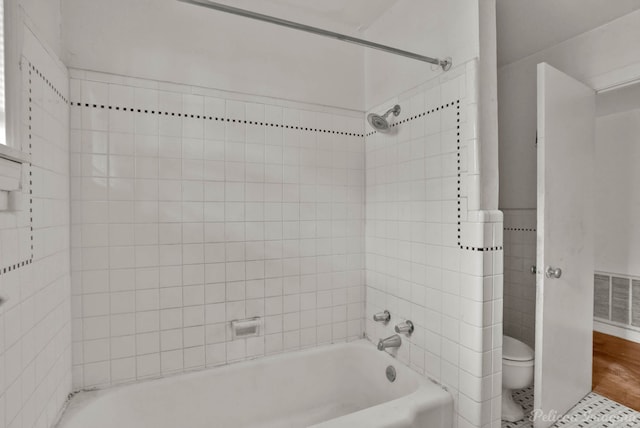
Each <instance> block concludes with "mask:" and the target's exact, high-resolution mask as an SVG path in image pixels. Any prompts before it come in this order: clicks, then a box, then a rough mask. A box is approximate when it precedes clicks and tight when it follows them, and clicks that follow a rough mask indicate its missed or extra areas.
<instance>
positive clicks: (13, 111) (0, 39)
mask: <svg viewBox="0 0 640 428" xmlns="http://www.w3.org/2000/svg"><path fill="white" fill-rule="evenodd" d="M16 4H17V2H16ZM14 7H15V6H14ZM12 10H13V8H12V6H11V2H8V1H6V0H0V160H9V161H12V162H16V163H28V162H30V161H31V156H30V155H29V154H28V153H25V152H23V151H22V147H23V146H22V143H21V137H20V133H21V128H20V117H19V115H20V113H21V112H20V108H19V107H20V97H21V89H20V87H19V85H20V81H21V78H20V68H19V66H18V63H15V67H10V66H8V64H14V62H13V61H14V60H13V59H11V58H9V59H7V55H9V52H11V51H12V49H7V46H5V44H6V43H9V42H10V41H11V40H14V39H15V38H12V37H10V36H9V37H7V35H6V34H5V33H11V34H13V33H14V32H15V31H16V29H15V28H14V27H16V25H17V23H14V22H13V21H12V20H5V15H6V16H13V15H14V13H12ZM7 22H8V23H9V24H10V25H7ZM20 25H21V24H20ZM20 28H21V27H20ZM16 48H17V46H16ZM7 75H9V77H7ZM7 80H8V81H9V82H15V83H16V84H17V86H16V85H13V86H12V85H7V86H5V83H6V82H7ZM8 92H9V93H8ZM0 167H2V163H0ZM4 169H6V168H0V175H2V173H3V170H4ZM0 190H2V189H0Z"/></svg>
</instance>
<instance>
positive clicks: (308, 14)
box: [214, 0, 398, 33]
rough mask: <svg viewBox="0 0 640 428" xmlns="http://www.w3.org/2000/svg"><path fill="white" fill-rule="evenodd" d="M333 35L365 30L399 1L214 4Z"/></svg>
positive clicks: (231, 0) (235, 0) (227, 0)
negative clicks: (273, 17)
mask: <svg viewBox="0 0 640 428" xmlns="http://www.w3.org/2000/svg"><path fill="white" fill-rule="evenodd" d="M214 1H216V2H218V3H223V4H228V5H230V6H234V7H239V8H242V9H248V10H251V11H254V12H258V13H263V14H266V15H272V16H276V17H278V18H281V19H287V20H290V21H297V22H300V23H303V24H307V25H313V26H316V27H321V28H324V29H327V30H332V31H345V32H349V33H355V32H358V31H363V30H365V29H366V28H367V27H368V26H369V25H371V24H372V23H373V22H375V21H376V20H377V19H378V18H379V17H380V16H381V15H383V14H384V13H385V12H386V11H387V10H388V9H390V8H391V7H392V6H393V5H394V4H395V3H396V2H398V0H348V1H345V0H322V1H319V0H214Z"/></svg>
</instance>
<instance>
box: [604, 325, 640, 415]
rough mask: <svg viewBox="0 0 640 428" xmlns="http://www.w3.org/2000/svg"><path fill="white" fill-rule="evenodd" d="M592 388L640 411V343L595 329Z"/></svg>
mask: <svg viewBox="0 0 640 428" xmlns="http://www.w3.org/2000/svg"><path fill="white" fill-rule="evenodd" d="M593 391H594V392H597V393H598V394H600V395H603V396H605V397H607V398H610V399H611V400H614V401H617V402H618V403H620V404H623V405H625V406H627V407H631V408H632V409H634V410H638V411H640V343H635V342H630V341H628V340H624V339H620V338H618V337H614V336H610V335H608V334H603V333H598V332H595V331H594V332H593Z"/></svg>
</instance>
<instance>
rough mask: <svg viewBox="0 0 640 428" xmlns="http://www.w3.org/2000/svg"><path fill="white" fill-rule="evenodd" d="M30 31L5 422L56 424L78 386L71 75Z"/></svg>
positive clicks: (0, 340) (3, 368)
mask: <svg viewBox="0 0 640 428" xmlns="http://www.w3.org/2000/svg"><path fill="white" fill-rule="evenodd" d="M24 34H25V40H24V45H25V48H24V52H23V54H24V58H23V62H22V72H23V81H22V83H23V86H22V93H23V99H24V105H23V111H22V115H21V119H22V124H23V131H22V136H23V142H24V143H25V144H24V145H23V147H25V149H28V150H30V152H31V154H32V165H31V166H26V165H25V166H24V167H23V198H22V199H23V210H22V211H21V212H17V213H15V212H13V213H9V212H0V246H1V250H0V294H2V296H3V297H5V298H6V299H8V300H7V301H6V302H5V303H4V304H3V305H2V307H1V308H0V379H1V380H0V427H10V428H30V427H49V426H52V424H53V423H54V422H55V419H56V417H57V415H58V412H59V410H60V409H61V407H62V405H63V403H64V401H65V400H66V398H67V395H68V394H69V392H70V391H71V315H70V260H69V254H70V243H69V234H70V230H69V130H68V123H69V107H68V104H67V103H66V101H65V98H66V96H67V94H68V76H67V74H66V69H65V68H64V66H62V65H61V63H59V62H58V61H57V59H55V58H52V57H50V56H49V54H48V53H47V52H46V51H45V49H44V48H43V47H42V46H41V45H40V43H39V42H38V41H37V40H36V39H35V37H33V36H32V35H31V33H30V32H29V31H25V33H24ZM29 146H30V149H29ZM31 182H32V184H31ZM31 228H33V232H31ZM32 244H33V250H32ZM32 255H33V256H32ZM24 261H27V262H28V263H24V264H23V262H24ZM15 263H18V264H19V267H18V268H17V269H12V270H11V271H7V270H5V268H7V267H8V266H12V265H14V264H15Z"/></svg>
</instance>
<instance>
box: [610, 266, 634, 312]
mask: <svg viewBox="0 0 640 428" xmlns="http://www.w3.org/2000/svg"><path fill="white" fill-rule="evenodd" d="M629 283H630V281H629V279H628V278H620V277H615V276H614V277H613V278H612V279H611V321H615V322H619V323H623V324H629Z"/></svg>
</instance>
